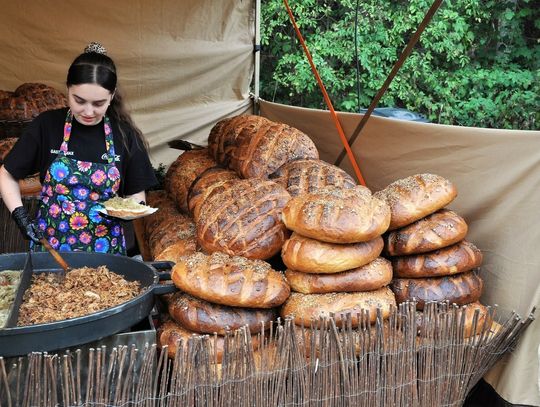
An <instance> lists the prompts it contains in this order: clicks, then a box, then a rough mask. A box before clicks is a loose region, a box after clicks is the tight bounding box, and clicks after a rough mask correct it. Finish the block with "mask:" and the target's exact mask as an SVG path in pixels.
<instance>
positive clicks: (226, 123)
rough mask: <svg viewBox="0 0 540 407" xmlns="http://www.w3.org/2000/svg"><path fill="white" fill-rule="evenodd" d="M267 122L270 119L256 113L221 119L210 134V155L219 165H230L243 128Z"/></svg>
mask: <svg viewBox="0 0 540 407" xmlns="http://www.w3.org/2000/svg"><path fill="white" fill-rule="evenodd" d="M266 122H268V119H265V118H264V117H261V116H256V115H240V116H234V117H230V118H227V119H223V120H220V121H219V122H217V123H216V124H215V125H214V127H212V130H210V135H209V136H208V150H209V152H210V155H211V156H212V157H213V158H214V159H215V160H216V162H217V163H218V164H219V165H221V166H223V167H229V164H230V161H231V158H232V155H233V153H234V152H235V150H236V148H237V146H238V142H237V138H238V136H239V134H240V133H241V132H242V130H243V129H244V128H245V127H249V128H253V127H258V126H259V125H260V124H261V123H266Z"/></svg>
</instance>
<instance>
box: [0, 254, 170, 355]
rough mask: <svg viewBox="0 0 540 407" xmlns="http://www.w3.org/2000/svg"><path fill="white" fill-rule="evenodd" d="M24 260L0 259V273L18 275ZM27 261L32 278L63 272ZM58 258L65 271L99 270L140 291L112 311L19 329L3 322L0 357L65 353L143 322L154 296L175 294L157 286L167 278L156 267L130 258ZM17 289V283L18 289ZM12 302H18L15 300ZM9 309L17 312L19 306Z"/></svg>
mask: <svg viewBox="0 0 540 407" xmlns="http://www.w3.org/2000/svg"><path fill="white" fill-rule="evenodd" d="M28 256H29V255H28V254H26V253H13V254H3V255H0V270H23V268H24V267H25V265H26V266H27V268H28V264H27V263H28V259H29V258H28ZM30 256H31V257H30V259H31V262H30V268H31V270H32V271H33V273H43V272H55V273H59V272H61V271H63V270H62V269H61V268H60V267H59V266H58V265H57V263H56V262H55V261H54V259H53V258H52V256H51V255H50V254H49V253H32V254H31V255H30ZM62 257H63V258H64V259H65V260H66V262H67V263H68V264H69V266H70V267H71V268H79V267H84V266H88V267H98V266H101V265H105V266H107V267H108V269H109V270H111V271H113V272H115V273H116V274H119V275H121V276H123V277H124V278H125V279H126V280H128V281H139V282H140V283H141V287H142V289H143V291H142V292H141V294H139V295H138V296H137V297H135V298H133V299H131V300H129V301H127V302H125V303H123V304H120V305H118V306H116V307H113V308H109V309H106V310H103V311H99V312H95V313H93V314H89V315H85V316H82V317H78V318H72V319H66V320H63V321H58V322H51V323H47V324H36V325H30V326H21V327H17V326H13V327H10V325H9V323H8V327H6V328H4V329H0V356H4V357H8V356H21V355H26V354H28V353H30V352H44V351H52V350H56V349H63V348H68V347H72V346H77V345H81V344H84V343H88V342H91V341H95V340H99V339H101V338H104V337H107V336H110V335H113V334H115V333H118V332H121V331H124V330H127V329H128V328H129V327H131V326H133V325H135V324H136V323H137V322H139V321H141V320H143V319H144V318H146V317H148V315H149V314H150V312H151V310H152V308H153V306H154V294H165V293H169V292H173V291H176V288H174V285H172V284H159V281H160V279H168V278H170V274H168V273H158V272H157V270H156V267H158V266H160V264H158V263H154V264H148V263H143V262H140V261H137V260H134V259H132V258H130V257H124V256H114V255H111V254H103V253H84V252H71V253H69V252H63V253H62ZM169 265H170V264H169ZM23 285H24V284H23V282H21V288H23ZM17 294H19V292H18V293H17ZM17 300H19V301H20V296H19V295H18V296H17V299H16V301H17ZM15 305H16V309H18V306H19V305H20V304H15ZM11 323H12V324H14V321H11Z"/></svg>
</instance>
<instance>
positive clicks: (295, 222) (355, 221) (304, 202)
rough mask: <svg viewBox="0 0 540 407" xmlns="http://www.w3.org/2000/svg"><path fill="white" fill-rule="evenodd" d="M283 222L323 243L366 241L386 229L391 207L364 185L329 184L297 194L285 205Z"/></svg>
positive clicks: (299, 232) (290, 227) (303, 234)
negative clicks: (343, 185)
mask: <svg viewBox="0 0 540 407" xmlns="http://www.w3.org/2000/svg"><path fill="white" fill-rule="evenodd" d="M283 222H285V225H286V226H287V228H289V229H291V230H293V231H295V232H297V233H298V234H300V235H302V236H307V237H311V238H312V239H316V240H321V241H323V242H329V243H358V242H366V241H368V240H372V239H374V238H376V237H377V236H380V235H382V234H383V233H384V232H385V231H386V229H387V228H388V224H389V223H390V208H389V207H388V205H387V204H386V203H385V202H384V201H381V200H380V199H378V198H376V197H374V196H372V195H371V191H370V190H369V189H368V188H366V187H364V186H361V185H357V186H356V187H354V188H350V189H343V188H338V187H335V186H327V187H324V188H321V189H319V190H318V191H316V192H313V193H307V194H301V195H298V196H296V197H293V198H292V199H291V200H290V201H289V203H288V204H287V205H286V206H285V208H283Z"/></svg>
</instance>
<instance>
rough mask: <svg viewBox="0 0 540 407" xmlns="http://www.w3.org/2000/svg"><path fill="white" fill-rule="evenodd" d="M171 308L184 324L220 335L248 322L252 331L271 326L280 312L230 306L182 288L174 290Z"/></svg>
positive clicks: (180, 322) (171, 314)
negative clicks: (204, 298) (195, 295)
mask: <svg viewBox="0 0 540 407" xmlns="http://www.w3.org/2000/svg"><path fill="white" fill-rule="evenodd" d="M168 309H169V315H170V316H171V317H172V318H173V319H174V320H175V321H176V322H178V323H179V324H180V325H182V326H183V327H185V328H187V329H189V330H191V331H194V332H198V333H203V334H204V333H209V334H211V333H217V334H218V335H225V333H226V332H227V331H234V330H236V329H238V328H241V327H243V326H247V327H248V328H249V332H250V333H251V334H256V333H258V332H261V330H262V329H267V328H269V326H270V321H273V320H274V319H275V318H276V316H277V312H276V310H275V309H273V308H271V309H248V308H238V307H227V306H225V305H218V304H212V303H210V302H208V301H204V300H201V299H199V298H195V297H192V296H191V295H189V294H185V293H182V292H176V293H174V294H173V296H172V297H171V299H170V301H169V304H168Z"/></svg>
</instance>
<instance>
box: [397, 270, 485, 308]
mask: <svg viewBox="0 0 540 407" xmlns="http://www.w3.org/2000/svg"><path fill="white" fill-rule="evenodd" d="M390 287H391V288H392V291H394V294H395V295H396V301H397V302H398V304H400V303H402V302H405V301H413V300H416V301H417V302H416V309H419V310H422V309H424V304H425V303H426V302H430V301H437V302H441V301H448V302H449V303H450V304H454V303H455V304H457V305H465V304H469V303H471V302H475V301H478V299H479V298H480V295H482V289H483V287H484V282H483V280H482V278H480V276H478V275H477V274H476V273H475V272H474V271H468V272H465V273H460V274H457V275H455V276H446V277H431V278H395V279H394V280H392V283H391V284H390Z"/></svg>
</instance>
